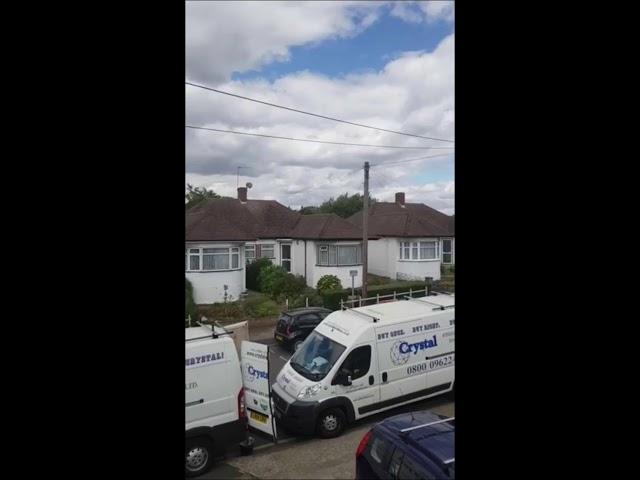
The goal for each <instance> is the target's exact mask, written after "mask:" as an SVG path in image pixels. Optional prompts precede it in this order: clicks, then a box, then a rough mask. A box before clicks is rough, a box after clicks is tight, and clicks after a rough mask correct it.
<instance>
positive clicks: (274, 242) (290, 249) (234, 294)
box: [185, 187, 362, 304]
mask: <svg viewBox="0 0 640 480" xmlns="http://www.w3.org/2000/svg"><path fill="white" fill-rule="evenodd" d="M259 257H265V258H269V259H270V260H271V261H272V262H273V263H275V264H276V265H281V266H282V267H283V268H284V269H285V270H287V271H288V272H291V273H293V274H296V275H301V276H303V277H304V278H305V280H306V282H307V285H309V286H311V287H315V286H316V284H317V282H318V280H319V279H320V277H322V276H323V275H336V276H337V277H338V278H339V279H340V281H341V282H342V284H343V286H345V287H347V286H350V285H351V276H350V271H352V270H356V271H357V276H356V277H355V286H356V287H359V286H361V284H362V230H361V229H360V228H359V227H358V226H356V225H353V224H352V223H350V222H348V221H347V220H345V219H343V218H340V217H338V216H337V215H334V214H330V215H325V214H318V215H301V214H299V213H297V212H293V211H291V210H289V209H288V208H287V207H285V206H284V205H282V204H280V203H278V202H276V201H274V200H248V199H247V189H246V187H240V188H238V198H237V199H235V198H229V197H223V198H219V199H210V200H207V201H204V202H202V203H201V204H199V205H197V206H195V207H193V208H191V209H189V210H188V211H187V214H186V228H185V272H186V273H185V275H186V277H187V279H188V280H189V281H190V282H191V284H192V285H193V294H194V300H195V302H196V303H198V304H204V303H214V302H220V301H223V300H224V299H225V298H226V299H227V300H237V299H238V298H239V297H240V295H241V294H242V293H243V292H244V291H246V276H245V266H246V265H247V264H248V263H250V262H251V261H252V260H254V259H256V258H259Z"/></svg>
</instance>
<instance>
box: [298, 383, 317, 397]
mask: <svg viewBox="0 0 640 480" xmlns="http://www.w3.org/2000/svg"><path fill="white" fill-rule="evenodd" d="M319 390H320V384H319V383H316V384H315V385H312V386H311V387H306V388H303V389H302V390H300V393H299V394H298V398H309V397H313V396H314V395H315V394H316V393H318V391H319Z"/></svg>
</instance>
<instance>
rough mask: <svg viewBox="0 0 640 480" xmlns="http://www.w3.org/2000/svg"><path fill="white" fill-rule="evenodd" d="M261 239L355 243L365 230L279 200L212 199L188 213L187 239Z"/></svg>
mask: <svg viewBox="0 0 640 480" xmlns="http://www.w3.org/2000/svg"><path fill="white" fill-rule="evenodd" d="M258 238H301V239H324V240H351V239H354V240H355V239H360V238H362V230H361V229H360V228H359V227H357V226H355V225H353V224H351V223H350V222H348V221H347V220H345V219H343V218H341V217H339V216H337V215H335V214H318V215H301V214H299V213H297V212H293V211H291V210H289V209H288V208H287V207H285V206H284V205H282V204H280V203H278V202H276V201H275V200H248V201H247V202H246V203H241V202H240V201H239V200H237V199H234V198H228V197H223V198H218V199H210V200H207V201H205V202H202V203H201V204H199V205H196V206H195V207H193V208H191V209H190V210H188V211H187V214H186V228H185V239H186V241H189V242H195V241H225V240H226V241H231V240H240V241H249V240H256V239H258Z"/></svg>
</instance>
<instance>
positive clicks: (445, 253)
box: [442, 238, 453, 264]
mask: <svg viewBox="0 0 640 480" xmlns="http://www.w3.org/2000/svg"><path fill="white" fill-rule="evenodd" d="M452 261H453V241H452V240H451V239H450V238H445V239H443V240H442V263H446V264H451V263H452Z"/></svg>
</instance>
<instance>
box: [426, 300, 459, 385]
mask: <svg viewBox="0 0 640 480" xmlns="http://www.w3.org/2000/svg"><path fill="white" fill-rule="evenodd" d="M454 316H455V312H447V314H446V315H444V314H443V316H442V318H440V319H439V320H438V321H439V323H440V325H441V326H442V327H443V329H442V330H439V331H438V332H436V334H437V340H438V345H437V347H436V348H434V349H432V350H430V351H429V353H428V354H427V355H426V357H425V360H426V362H427V389H428V390H429V391H430V392H433V393H435V392H437V391H438V390H447V389H448V388H449V387H451V384H452V383H453V381H454V379H455V358H456V352H455V350H456V344H455V324H454V323H455V318H454Z"/></svg>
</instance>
